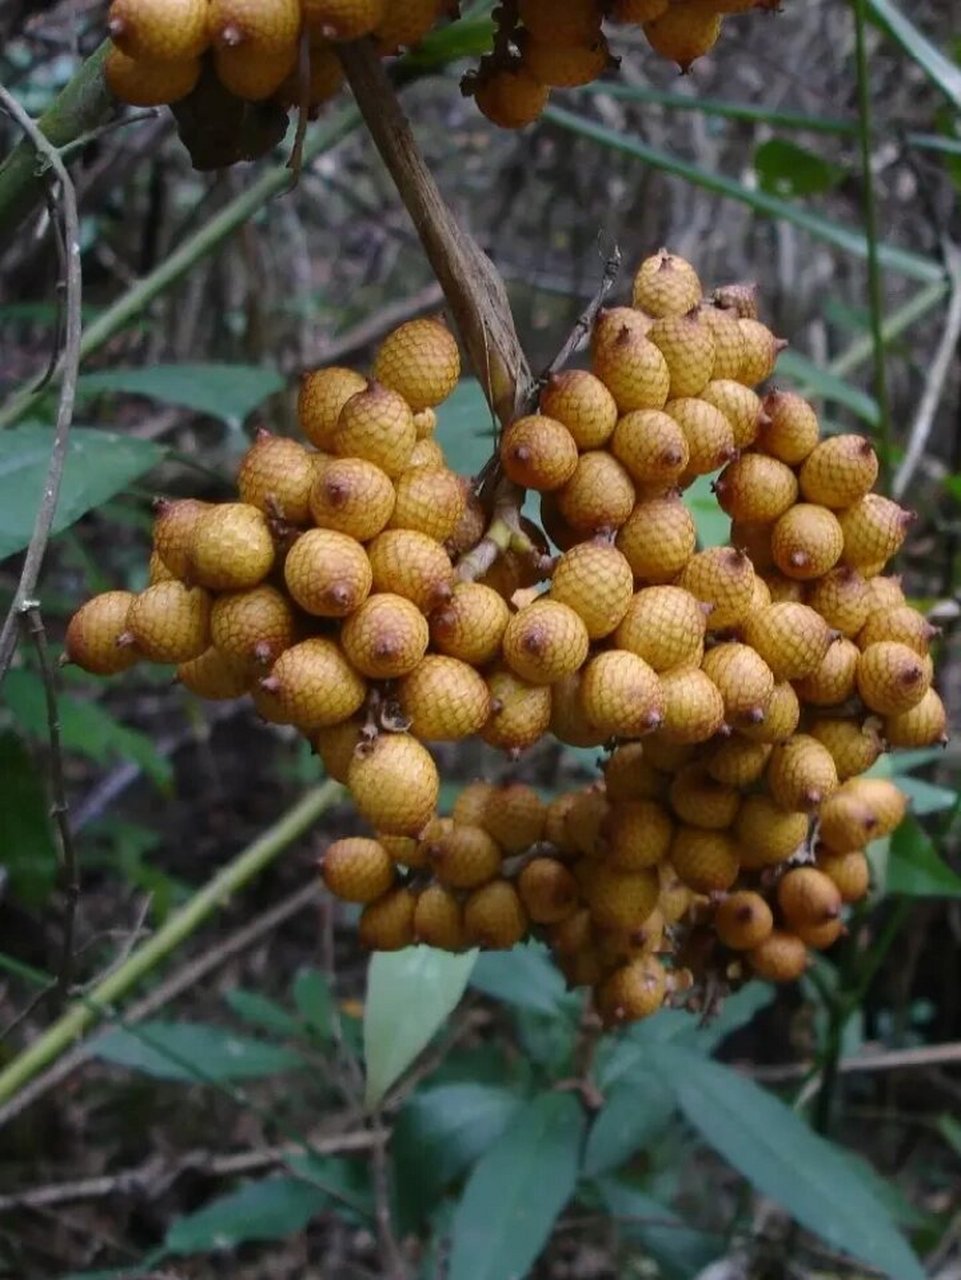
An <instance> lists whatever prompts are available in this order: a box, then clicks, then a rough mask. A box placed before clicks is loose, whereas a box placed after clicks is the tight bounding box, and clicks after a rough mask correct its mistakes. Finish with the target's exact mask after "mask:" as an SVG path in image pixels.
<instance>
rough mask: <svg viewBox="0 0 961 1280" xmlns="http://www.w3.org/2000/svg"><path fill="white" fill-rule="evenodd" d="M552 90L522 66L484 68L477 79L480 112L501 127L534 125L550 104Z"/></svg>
mask: <svg viewBox="0 0 961 1280" xmlns="http://www.w3.org/2000/svg"><path fill="white" fill-rule="evenodd" d="M550 92H551V91H550V89H549V88H548V87H547V85H546V84H541V82H540V80H536V79H535V78H534V77H533V76H532V75H531V73H530V72H529V71H528V70H527V69H526V68H525V67H523V66H521V65H519V64H518V65H517V66H510V67H496V68H492V67H482V69H481V71H480V72H478V74H477V77H476V80H475V82H474V101H475V102H476V103H477V107H478V110H479V111H480V113H481V115H484V116H486V117H487V119H488V120H490V122H491V123H492V124H496V125H497V126H498V127H499V128H501V129H523V128H524V127H525V126H526V125H529V124H533V123H534V121H535V120H536V119H537V118H538V117H539V116H540V114H541V112H542V111H543V110H544V108H545V107H546V106H547V99H548V97H549V96H550Z"/></svg>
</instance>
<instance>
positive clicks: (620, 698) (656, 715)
mask: <svg viewBox="0 0 961 1280" xmlns="http://www.w3.org/2000/svg"><path fill="white" fill-rule="evenodd" d="M581 703H582V706H583V709H584V714H585V715H586V717H587V719H588V720H589V721H590V722H591V723H592V724H594V725H596V726H597V728H598V729H599V730H600V731H601V732H602V733H603V734H604V735H605V736H610V737H619V738H637V737H640V736H641V735H642V734H644V733H649V732H650V731H651V730H652V729H656V728H657V727H658V725H659V724H661V723H662V721H663V719H664V695H663V693H662V691H661V685H660V681H659V680H658V678H657V674H656V672H655V671H654V670H653V669H652V668H651V667H650V666H648V664H647V663H646V662H645V661H644V659H643V658H639V657H638V656H637V655H636V654H634V653H630V652H629V651H628V650H627V649H608V650H607V651H606V652H604V653H599V654H597V655H596V656H595V657H593V658H591V659H590V661H589V662H588V663H587V666H586V667H585V668H584V677H583V680H582V682H581Z"/></svg>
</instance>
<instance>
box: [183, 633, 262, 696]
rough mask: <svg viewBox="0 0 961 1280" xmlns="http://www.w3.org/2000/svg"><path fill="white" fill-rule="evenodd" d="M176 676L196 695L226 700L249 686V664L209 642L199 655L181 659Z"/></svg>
mask: <svg viewBox="0 0 961 1280" xmlns="http://www.w3.org/2000/svg"><path fill="white" fill-rule="evenodd" d="M177 679H178V680H179V681H180V683H181V684H182V685H183V687H184V688H185V689H189V690H190V692H191V693H194V694H196V695H197V697H198V698H207V699H209V700H210V701H212V702H226V701H229V700H231V699H233V698H239V697H241V696H242V695H243V694H245V693H246V692H247V691H248V689H249V688H250V684H251V675H250V664H249V663H248V662H245V661H244V660H243V659H241V658H231V657H228V656H227V655H226V654H225V653H221V652H220V650H219V649H215V648H214V647H213V646H211V647H210V648H209V649H205V650H204V652H203V653H202V654H201V655H200V657H199V658H191V659H190V661H189V662H181V663H180V665H179V666H178V667H177Z"/></svg>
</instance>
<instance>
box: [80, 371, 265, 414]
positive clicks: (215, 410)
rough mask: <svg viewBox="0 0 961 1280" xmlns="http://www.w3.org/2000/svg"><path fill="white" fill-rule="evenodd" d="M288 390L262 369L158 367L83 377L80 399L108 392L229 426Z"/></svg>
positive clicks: (88, 374)
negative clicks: (188, 411) (206, 416)
mask: <svg viewBox="0 0 961 1280" xmlns="http://www.w3.org/2000/svg"><path fill="white" fill-rule="evenodd" d="M283 387H284V380H283V378H281V376H280V374H278V373H277V372H275V370H273V369H262V368H260V367H259V366H258V365H247V364H155V365H145V366H142V367H139V368H136V369H109V370H107V371H106V372H104V373H87V374H84V375H83V377H82V378H81V379H80V383H79V386H78V387H77V395H78V397H79V398H80V399H81V400H83V399H85V398H87V399H89V398H90V397H91V396H95V395H103V394H104V393H106V392H111V393H115V394H116V393H120V394H122V395H135V396H146V397H148V398H149V399H151V400H160V401H162V402H163V403H164V404H175V405H179V406H180V407H181V408H183V409H192V410H193V411H194V412H195V413H206V414H209V416H210V417H212V418H220V419H221V420H222V421H223V422H226V423H228V424H230V423H236V422H243V420H244V418H246V417H247V416H248V415H249V414H251V413H253V411H254V410H255V409H256V408H258V406H259V405H261V404H263V402H264V401H265V400H266V399H267V398H268V396H272V395H275V394H276V393H277V392H278V391H282V390H283Z"/></svg>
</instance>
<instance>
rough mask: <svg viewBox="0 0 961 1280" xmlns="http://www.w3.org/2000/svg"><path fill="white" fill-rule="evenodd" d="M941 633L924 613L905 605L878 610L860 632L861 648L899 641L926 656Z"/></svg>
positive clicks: (858, 641)
mask: <svg viewBox="0 0 961 1280" xmlns="http://www.w3.org/2000/svg"><path fill="white" fill-rule="evenodd" d="M938 635H940V632H939V630H938V628H937V627H933V626H932V625H931V623H930V622H928V620H927V618H926V617H925V616H924V614H923V613H919V612H918V610H917V609H912V608H911V606H910V605H907V604H902V605H899V606H898V608H896V609H891V610H887V609H883V610H882V609H878V610H876V611H875V612H874V613H873V614H872V615H871V616H870V618H868V620H867V622H866V623H865V624H864V626H863V627H862V629H861V630H860V632H859V633H858V637H857V643H858V647H859V648H861V649H866V648H867V647H868V645H869V644H876V643H877V642H878V641H879V640H896V641H897V642H898V643H899V644H905V645H907V646H908V648H909V649H913V650H914V651H915V653H919V654H920V655H921V656H922V657H924V655H925V654H926V653H927V652H928V648H929V646H930V644H931V641H932V640H933V639H934V638H935V637H936V636H938Z"/></svg>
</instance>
